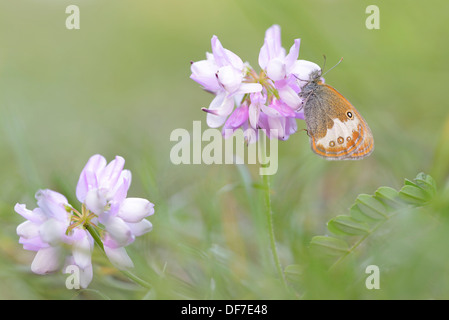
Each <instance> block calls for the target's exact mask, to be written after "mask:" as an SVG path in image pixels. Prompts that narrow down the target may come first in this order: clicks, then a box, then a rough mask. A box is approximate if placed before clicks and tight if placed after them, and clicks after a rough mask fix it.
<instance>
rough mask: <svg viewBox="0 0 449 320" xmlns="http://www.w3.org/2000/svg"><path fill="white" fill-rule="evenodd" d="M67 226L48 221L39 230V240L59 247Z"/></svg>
mask: <svg viewBox="0 0 449 320" xmlns="http://www.w3.org/2000/svg"><path fill="white" fill-rule="evenodd" d="M67 227H68V224H65V223H63V222H61V221H58V220H56V219H53V218H52V219H48V220H47V221H45V222H44V223H43V224H42V225H41V226H40V228H39V235H40V237H41V239H42V240H43V241H44V242H46V243H48V244H50V245H52V246H55V245H59V244H60V243H61V241H63V239H64V235H65V232H66V230H67Z"/></svg>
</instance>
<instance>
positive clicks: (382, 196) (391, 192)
mask: <svg viewBox="0 0 449 320" xmlns="http://www.w3.org/2000/svg"><path fill="white" fill-rule="evenodd" d="M374 196H375V198H376V199H377V200H379V201H381V202H382V203H383V204H384V206H385V208H386V209H387V211H388V212H391V211H394V210H395V209H397V208H399V207H400V206H401V205H402V203H401V202H400V201H399V191H397V190H395V189H393V188H390V187H380V188H379V189H377V190H376V192H375V195H374Z"/></svg>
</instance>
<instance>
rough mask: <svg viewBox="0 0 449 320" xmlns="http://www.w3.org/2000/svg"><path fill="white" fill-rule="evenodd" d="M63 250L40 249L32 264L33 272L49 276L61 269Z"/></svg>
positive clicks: (52, 248) (53, 248)
mask: <svg viewBox="0 0 449 320" xmlns="http://www.w3.org/2000/svg"><path fill="white" fill-rule="evenodd" d="M60 253H61V248H59V247H48V248H43V249H40V250H39V251H38V252H37V254H36V256H35V257H34V260H33V262H32V263H31V271H33V272H34V273H37V274H47V273H51V272H54V271H56V270H58V269H59V266H60V264H61V260H60Z"/></svg>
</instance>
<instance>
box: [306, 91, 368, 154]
mask: <svg viewBox="0 0 449 320" xmlns="http://www.w3.org/2000/svg"><path fill="white" fill-rule="evenodd" d="M308 90H309V95H308V97H307V98H306V102H305V105H304V114H305V119H306V124H307V129H308V133H309V137H310V144H311V147H312V150H313V151H314V152H315V153H316V154H318V155H319V156H321V157H323V158H326V159H328V160H358V159H362V158H364V157H367V156H368V155H370V154H371V153H372V151H373V150H374V139H373V135H372V133H371V130H370V128H369V127H368V125H367V123H366V121H365V120H364V119H363V117H362V116H361V115H360V114H359V112H358V111H357V110H356V109H355V108H354V107H353V106H352V105H351V103H350V102H349V101H348V100H346V98H344V97H343V96H342V95H341V94H340V93H339V92H338V91H337V90H335V89H334V88H332V87H331V86H329V85H327V84H322V83H315V84H313V85H312V86H309V87H308Z"/></svg>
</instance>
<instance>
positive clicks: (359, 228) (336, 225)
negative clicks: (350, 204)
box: [327, 215, 370, 236]
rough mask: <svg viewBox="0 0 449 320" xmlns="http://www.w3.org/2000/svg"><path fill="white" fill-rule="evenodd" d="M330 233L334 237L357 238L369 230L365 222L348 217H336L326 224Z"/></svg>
mask: <svg viewBox="0 0 449 320" xmlns="http://www.w3.org/2000/svg"><path fill="white" fill-rule="evenodd" d="M327 228H328V229H329V231H330V232H332V233H333V234H336V235H349V236H357V235H364V234H367V233H369V231H370V229H369V226H368V224H366V223H365V222H360V221H357V220H355V219H353V218H351V217H349V216H343V215H341V216H337V217H335V218H333V219H331V220H330V221H329V222H328V223H327Z"/></svg>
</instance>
